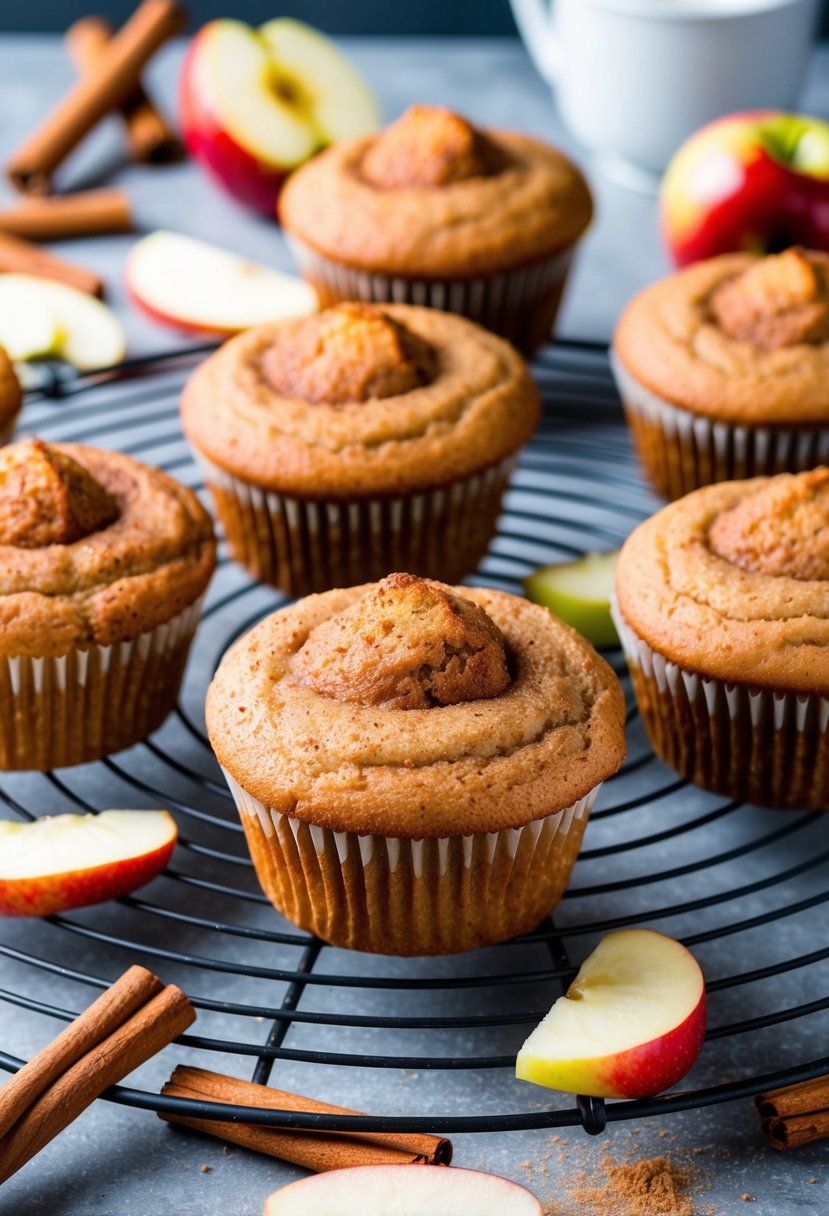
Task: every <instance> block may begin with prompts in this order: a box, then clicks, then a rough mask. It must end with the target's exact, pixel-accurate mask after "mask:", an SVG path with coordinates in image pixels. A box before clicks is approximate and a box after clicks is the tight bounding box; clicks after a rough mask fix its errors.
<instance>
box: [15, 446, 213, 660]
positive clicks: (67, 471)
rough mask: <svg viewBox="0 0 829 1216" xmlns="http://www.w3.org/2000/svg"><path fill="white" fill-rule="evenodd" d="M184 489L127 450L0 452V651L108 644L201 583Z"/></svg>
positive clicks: (206, 536) (38, 652) (203, 538)
mask: <svg viewBox="0 0 829 1216" xmlns="http://www.w3.org/2000/svg"><path fill="white" fill-rule="evenodd" d="M214 550H215V545H214V540H213V530H212V526H211V523H210V519H209V516H208V515H207V513H206V512H205V511H204V509H203V507H202V506H201V504H200V503H199V501H198V499H197V498H196V497H195V495H194V494H193V493H192V492H191V491H190V490H187V489H185V487H184V486H181V485H179V484H178V483H177V482H175V481H173V480H172V478H170V477H167V476H166V475H165V474H164V473H161V472H160V471H159V470H157V469H152V468H150V467H148V466H147V465H143V464H139V462H138V461H135V460H132V459H131V458H130V457H128V456H123V455H121V454H120V453H116V452H104V451H99V450H97V449H95V448H88V447H81V446H79V445H77V444H46V443H42V442H41V441H39V440H27V441H23V442H20V443H15V444H11V445H9V446H8V447H6V448H3V449H2V450H0V654H3V655H31V656H35V657H43V656H58V655H63V654H67V653H69V652H70V651H72V650H73V649H75V648H77V647H81V648H83V647H86V646H91V645H103V646H108V645H110V644H112V643H113V642H120V641H124V640H126V639H130V638H133V637H135V636H136V635H137V634H139V633H142V632H145V631H148V630H152V629H154V628H155V627H156V626H158V625H160V624H162V623H163V622H165V621H168V620H170V619H171V618H172V617H174V616H176V615H177V614H178V613H180V612H181V611H182V610H183V609H184V608H186V607H187V606H188V605H190V604H192V603H193V602H194V601H195V600H197V599H198V598H199V596H200V595H201V594H202V592H203V591H204V589H205V587H206V586H207V582H208V579H209V578H210V575H211V573H212V570H213V565H214V559H215V552H214Z"/></svg>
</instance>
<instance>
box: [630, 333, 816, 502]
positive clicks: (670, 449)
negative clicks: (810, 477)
mask: <svg viewBox="0 0 829 1216" xmlns="http://www.w3.org/2000/svg"><path fill="white" fill-rule="evenodd" d="M611 363H612V367H613V375H614V377H615V379H616V385H617V387H618V389H619V394H620V396H621V398H622V403H623V405H624V407H625V415H626V417H627V421H628V425H629V426H630V429H631V431H632V433H633V439H634V443H635V445H636V451H637V455H638V456H639V461H640V463H641V465H642V468H643V470H644V472H645V475H646V477H647V478H648V480H649V481H650V483H651V485H652V486H653V488H654V489H655V490H656V492H657V493H658V494H662V495H663V497H665V498H669V499H675V498H681V497H682V496H683V495H684V494H689V493H690V492H691V490H698V489H699V488H700V487H701V486H707V485H713V484H714V483H716V482H720V481H735V480H742V479H744V478H747V477H761V476H773V475H774V474H775V473H802V472H805V471H806V470H807V469H813V468H815V466H816V465H819V464H826V463H827V462H829V427H826V426H820V427H809V426H801V427H764V426H736V425H734V424H732V423H729V422H717V421H716V420H714V419H713V418H706V417H703V416H701V415H699V414H694V413H692V412H691V411H690V410H686V409H682V408H681V407H680V406H677V405H673V404H672V403H671V402H669V401H666V400H665V399H664V398H663V397H660V396H658V395H657V394H656V393H653V392H651V390H650V389H648V388H645V386H644V385H643V384H641V383H640V382H639V381H638V380H637V379H636V378H635V377H634V376H632V375H631V374H630V372H629V371H628V370H627V368H625V367H623V366H622V363H621V361H620V360H619V359H618V358H616V357H613V358H612V359H611Z"/></svg>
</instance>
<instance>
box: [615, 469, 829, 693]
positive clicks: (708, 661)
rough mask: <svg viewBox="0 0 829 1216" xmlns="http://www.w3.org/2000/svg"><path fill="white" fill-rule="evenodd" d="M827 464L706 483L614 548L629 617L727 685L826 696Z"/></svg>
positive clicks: (688, 663)
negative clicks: (796, 471)
mask: <svg viewBox="0 0 829 1216" xmlns="http://www.w3.org/2000/svg"><path fill="white" fill-rule="evenodd" d="M827 487H829V470H826V469H819V470H815V471H814V472H809V473H799V474H790V473H782V474H780V475H779V476H777V477H772V478H768V477H757V478H753V479H752V480H750V481H731V482H724V483H721V484H719V485H711V486H704V487H703V488H702V489H700V490H695V491H694V493H692V494H688V495H686V497H685V498H681V499H679V500H678V501H677V502H674V503H671V504H670V505H669V506H667V507H664V508H663V509H662V510H661V511H658V512H657V513H656V514H655V515H653V516H652V517H651V518H650V519H648V520H646V521H645V523H643V524H640V526H639V527H638V528H637V529H636V530H635V531H634V532H633V533H632V534H631V536H630V537H629V538H628V540H627V541H626V543H625V545H624V547H623V548H622V552H621V554H620V557H619V563H618V566H617V571H616V592H617V597H618V603H619V609H620V611H621V613H622V616H623V617H624V619H625V620H626V621H627V623H628V624H629V625H630V626H631V628H632V629H633V630H634V632H635V633H637V634H638V635H639V636H640V637H641V638H643V639H644V640H645V641H646V642H647V643H648V645H649V646H651V647H652V649H654V650H655V651H657V652H658V653H659V654H661V655H663V656H664V657H665V658H666V659H669V660H671V661H672V662H675V663H677V664H679V666H681V667H683V668H685V669H686V670H688V671H692V672H697V673H698V674H699V675H701V676H709V677H713V678H716V679H719V680H723V681H726V682H729V683H738V684H747V685H750V686H754V687H758V688H771V689H779V690H780V691H792V692H802V693H804V694H806V693H817V694H819V695H821V696H826V695H829V557H828V556H827V555H828V554H829V489H828V488H827Z"/></svg>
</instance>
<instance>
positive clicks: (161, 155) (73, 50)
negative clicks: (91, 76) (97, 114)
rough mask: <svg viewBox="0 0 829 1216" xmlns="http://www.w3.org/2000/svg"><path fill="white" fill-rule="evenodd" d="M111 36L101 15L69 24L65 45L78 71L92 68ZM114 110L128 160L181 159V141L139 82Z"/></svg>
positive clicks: (108, 25)
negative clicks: (121, 127) (120, 122)
mask: <svg viewBox="0 0 829 1216" xmlns="http://www.w3.org/2000/svg"><path fill="white" fill-rule="evenodd" d="M112 36H113V35H112V26H111V25H110V24H109V22H108V21H106V20H105V19H104V18H103V17H81V19H80V20H79V21H76V22H75V23H74V25H70V27H69V29H68V30H67V31H66V46H67V48H68V50H69V54H70V56H71V57H72V60H73V61H74V63H75V66H76V67H77V68H78V69H79V71H81V72H83V73H86V72H91V71H93V70H94V68H95V66H96V65H97V63H98V60H99V59H100V57H101V55H102V54H103V53H104V51H105V50H106V47H107V46H108V45H109V42H110V40H111V38H112ZM118 110H119V113H120V115H121V117H122V118H123V120H124V127H125V128H126V133H127V143H128V145H129V150H130V157H131V159H132V160H134V161H137V162H138V163H139V164H156V165H157V164H166V163H168V162H170V161H174V160H179V159H180V158H181V156H182V154H183V151H184V148H183V146H182V143H181V140H180V139H179V138H178V136H177V135H176V133H175V131H173V129H172V127H171V126H170V125H169V123H168V122H167V120H166V118H165V117H164V115H163V114H162V113H161V112H160V111H159V110H158V109H157V108H156V106H155V104H154V102H153V101H152V99H151V98H150V97H149V95H148V94H147V92H146V90H145V89H144V87H143V85H142V84H141V82H140V81H139V82H138V84H137V85H136V86H135V88H134V89H133V91H132V92H131V93H130V94H129V96H128V97H126V98H125V99H124V100H123V101H122V102H121V104H120V105H119V107H118Z"/></svg>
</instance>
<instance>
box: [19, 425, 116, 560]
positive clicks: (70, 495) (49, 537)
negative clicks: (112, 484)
mask: <svg viewBox="0 0 829 1216" xmlns="http://www.w3.org/2000/svg"><path fill="white" fill-rule="evenodd" d="M118 513H119V512H118V503H117V502H116V500H115V499H114V498H113V497H112V495H111V494H110V493H109V492H108V491H107V490H105V489H104V487H103V486H102V485H101V484H100V482H98V481H96V480H95V478H94V477H93V476H92V474H91V473H89V472H88V471H87V470H86V469H85V468H84V467H83V466H82V465H80V464H78V462H77V461H75V460H72V458H71V457H70V456H67V455H66V453H65V452H61V451H59V450H58V449H57V448H54V447H52V446H51V445H50V444H47V443H43V442H42V440H40V439H33V440H25V441H23V442H21V443H15V444H12V445H11V446H9V447H7V448H4V449H3V450H2V452H0V544H4V545H15V546H16V547H17V548H18V549H42V548H45V547H46V546H47V545H71V544H72V543H73V542H74V541H78V540H82V539H83V537H85V536H89V535H90V534H91V533H92V532H99V531H101V530H102V529H103V528H107V527H109V525H110V524H112V523H114V522H115V520H116V519H117V518H118Z"/></svg>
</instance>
